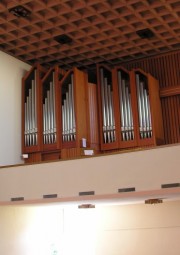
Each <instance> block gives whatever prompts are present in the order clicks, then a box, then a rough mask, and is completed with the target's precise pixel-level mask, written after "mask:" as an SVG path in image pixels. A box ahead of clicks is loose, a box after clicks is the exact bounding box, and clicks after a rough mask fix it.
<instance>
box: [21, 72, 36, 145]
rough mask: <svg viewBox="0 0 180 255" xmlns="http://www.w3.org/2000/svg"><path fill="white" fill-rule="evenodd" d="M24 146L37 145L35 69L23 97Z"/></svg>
mask: <svg viewBox="0 0 180 255" xmlns="http://www.w3.org/2000/svg"><path fill="white" fill-rule="evenodd" d="M24 108H25V114H24V117H25V118H24V119H25V123H24V124H25V130H24V135H25V146H34V145H37V95H36V70H35V71H34V79H32V80H31V81H30V84H29V85H28V89H27V92H26V97H25V103H24Z"/></svg>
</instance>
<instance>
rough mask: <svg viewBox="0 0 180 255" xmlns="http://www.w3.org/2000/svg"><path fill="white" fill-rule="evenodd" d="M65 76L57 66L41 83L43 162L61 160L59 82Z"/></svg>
mask: <svg viewBox="0 0 180 255" xmlns="http://www.w3.org/2000/svg"><path fill="white" fill-rule="evenodd" d="M63 75H64V71H63V70H61V69H60V68H59V67H58V66H55V67H53V68H51V69H50V70H49V71H48V72H47V73H46V74H45V76H44V77H43V79H42V82H41V123H42V124H41V134H42V135H41V143H42V157H43V158H42V159H43V160H46V159H48V160H49V159H51V158H52V159H59V158H60V148H61V137H60V123H61V120H60V107H59V102H60V94H59V80H61V79H62V77H63ZM48 154H49V155H48Z"/></svg>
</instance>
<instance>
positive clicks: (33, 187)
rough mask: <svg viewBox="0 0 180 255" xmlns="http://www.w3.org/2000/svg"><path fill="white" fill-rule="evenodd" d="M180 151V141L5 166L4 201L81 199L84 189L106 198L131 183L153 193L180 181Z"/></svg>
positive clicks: (0, 176)
mask: <svg viewBox="0 0 180 255" xmlns="http://www.w3.org/2000/svg"><path fill="white" fill-rule="evenodd" d="M179 155H180V145H173V146H164V147H156V148H153V149H147V150H138V151H132V152H123V153H117V154H111V155H103V156H92V157H85V158H82V159H74V160H62V161H61V160H60V161H57V162H50V163H41V164H32V165H17V166H9V167H7V166H6V167H1V168H0V203H4V202H7V201H11V199H12V198H17V197H18V198H24V202H26V201H40V200H41V199H42V200H43V196H44V197H46V195H47V198H48V199H54V201H55V200H56V199H59V201H61V199H62V201H71V200H73V199H74V200H78V199H79V197H80V196H79V194H80V193H82V194H84V195H85V197H88V195H90V196H89V197H91V199H92V197H93V196H94V198H98V196H99V198H101V196H102V197H103V196H104V198H105V197H106V196H107V197H108V196H109V195H112V196H113V195H115V196H116V195H117V194H118V189H120V190H121V189H125V188H131V187H134V188H135V192H128V193H131V194H132V193H133V194H137V195H138V194H140V193H138V192H147V191H148V192H152V194H153V192H154V191H155V190H162V189H161V185H162V184H169V183H180V171H179V166H180V156H179ZM179 189H180V188H178V190H179ZM168 190H170V189H168ZM88 192H89V194H88ZM126 193H127V192H126ZM179 193H180V191H179ZM148 194H150V193H148ZM49 195H50V196H49ZM51 195H52V197H51ZM133 196H135V195H133ZM82 197H83V196H81V199H82ZM48 201H50V200H48Z"/></svg>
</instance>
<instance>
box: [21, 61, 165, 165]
mask: <svg viewBox="0 0 180 255" xmlns="http://www.w3.org/2000/svg"><path fill="white" fill-rule="evenodd" d="M22 102H23V103H22V155H23V156H24V160H25V162H26V163H32V162H41V161H49V160H58V159H70V158H76V157H81V156H84V155H94V154H100V153H105V152H111V151H112V152H113V151H117V150H123V149H125V148H126V149H127V148H128V149H131V150H132V149H133V148H138V147H147V146H156V145H159V144H163V142H164V134H163V124H162V113H161V103H160V98H159V85H158V81H157V80H156V79H155V78H154V77H153V76H152V75H151V74H149V73H145V72H144V71H143V70H141V69H133V70H131V71H128V70H126V69H125V68H124V67H121V66H117V67H114V68H110V67H108V66H106V65H101V64H99V65H97V84H94V83H89V82H88V76H87V73H86V72H84V71H81V70H78V69H77V68H72V69H71V70H68V71H64V70H62V69H61V68H59V67H58V66H55V67H53V68H51V69H49V70H48V71H47V70H44V69H43V68H42V67H41V66H40V65H38V64H37V65H35V66H33V67H32V68H31V70H30V71H29V72H28V73H27V74H26V75H25V76H24V77H23V82H22Z"/></svg>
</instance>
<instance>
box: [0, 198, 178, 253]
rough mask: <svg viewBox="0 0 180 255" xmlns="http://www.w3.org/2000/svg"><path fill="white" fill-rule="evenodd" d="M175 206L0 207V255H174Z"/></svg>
mask: <svg viewBox="0 0 180 255" xmlns="http://www.w3.org/2000/svg"><path fill="white" fill-rule="evenodd" d="M179 215H180V202H177V201H171V202H164V203H163V204H158V205H145V204H136V205H123V206H122V205H121V206H105V207H104V206H97V207H96V208H95V209H87V210H83V209H77V206H76V207H71V206H66V207H64V208H62V207H60V206H57V205H56V206H48V207H46V206H32V207H31V206H25V207H23V206H19V207H16V206H14V207H13V206H10V207H8V206H5V207H0V236H1V238H0V254H5V255H12V254H13V255H40V254H43V255H72V254H75V255H76V254H78V255H102V254H103V255H137V254H138V255H144V254H146V255H152V254H153V255H179V251H180V242H179V236H180V217H179Z"/></svg>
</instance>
